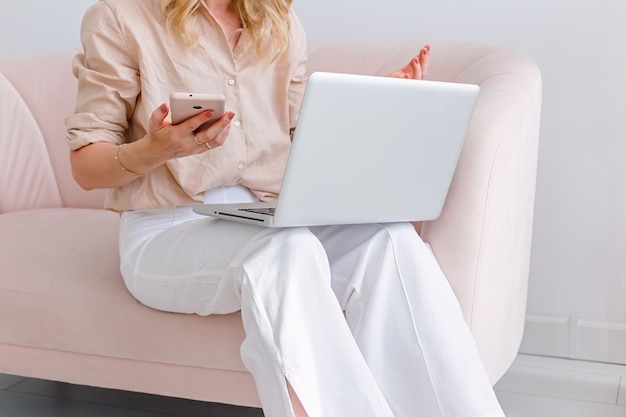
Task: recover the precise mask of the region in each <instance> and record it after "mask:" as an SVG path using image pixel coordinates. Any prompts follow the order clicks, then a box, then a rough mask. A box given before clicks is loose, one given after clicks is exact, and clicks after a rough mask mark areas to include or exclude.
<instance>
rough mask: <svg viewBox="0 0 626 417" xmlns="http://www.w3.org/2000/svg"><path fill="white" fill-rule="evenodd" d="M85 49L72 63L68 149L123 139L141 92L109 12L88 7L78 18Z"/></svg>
mask: <svg viewBox="0 0 626 417" xmlns="http://www.w3.org/2000/svg"><path fill="white" fill-rule="evenodd" d="M81 41H82V45H83V50H84V53H82V54H77V55H76V57H75V58H74V62H73V71H74V75H75V76H76V77H77V79H78V93H77V97H76V107H75V110H74V113H73V114H72V115H70V116H68V117H67V118H66V120H65V126H66V129H67V140H68V145H69V147H70V149H72V150H76V149H79V148H81V147H83V146H85V145H88V144H91V143H94V142H101V141H104V142H111V143H116V144H120V143H122V142H124V134H125V132H126V130H127V129H128V124H129V123H128V120H129V119H130V117H131V115H132V113H133V111H134V108H135V103H136V101H137V97H138V95H139V92H140V81H139V68H138V64H137V60H136V59H135V58H134V56H133V53H132V49H131V48H129V47H128V44H127V42H126V38H125V36H124V32H123V30H122V28H121V25H120V24H119V20H118V19H117V18H116V16H115V14H114V12H113V10H111V8H110V7H109V5H107V3H106V2H103V1H99V2H97V3H95V4H94V5H93V6H91V7H90V8H89V9H88V10H87V12H86V13H85V16H84V18H83V22H82V27H81Z"/></svg>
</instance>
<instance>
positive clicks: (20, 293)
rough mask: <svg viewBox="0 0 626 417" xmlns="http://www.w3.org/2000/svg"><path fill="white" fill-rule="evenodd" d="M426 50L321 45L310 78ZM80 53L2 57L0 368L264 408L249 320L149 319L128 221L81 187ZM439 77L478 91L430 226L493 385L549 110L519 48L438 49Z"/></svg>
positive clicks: (519, 318) (434, 72) (501, 365)
mask: <svg viewBox="0 0 626 417" xmlns="http://www.w3.org/2000/svg"><path fill="white" fill-rule="evenodd" d="M421 45H422V43H421V42H408V43H372V42H370V43H329V44H317V45H312V46H311V49H310V52H311V53H310V60H309V70H310V71H314V70H321V69H323V70H327V71H338V72H358V73H366V74H370V73H371V74H374V73H375V74H385V73H387V72H389V71H390V70H392V69H395V68H396V67H400V66H403V65H404V63H405V62H406V61H407V60H408V59H409V57H410V56H411V55H412V54H414V53H415V52H416V51H417V50H418V48H419V47H420V46H421ZM72 56H73V52H72V51H63V52H53V53H48V54H41V55H37V56H23V57H12V58H8V59H3V60H0V373H6V374H15V375H21V376H27V377H35V378H42V379H50V380H57V381H65V382H70V383H76V384H84V385H92V386H98V387H109V388H117V389H122V390H129V391H140V392H147V393H155V394H161V395H167V396H175V397H184V398H191V399H198V400H204V401H214V402H221V403H229V404H238V405H250V406H258V405H259V402H258V398H257V395H256V391H255V388H254V383H253V380H252V378H251V376H250V375H249V374H248V373H247V372H246V370H245V368H244V366H243V365H242V363H241V360H240V358H239V345H240V342H241V341H242V337H243V330H242V326H241V321H240V317H239V315H238V314H232V315H227V316H212V317H199V316H193V315H181V314H171V313H164V312H159V311H154V310H151V309H149V308H147V307H145V306H143V305H141V304H139V303H138V302H136V301H135V300H134V299H133V298H132V297H131V296H130V295H129V294H128V292H127V291H126V289H125V288H124V285H123V283H122V278H121V277H120V274H119V271H118V253H117V228H118V215H117V214H115V213H112V212H107V211H104V210H101V209H100V207H101V205H102V200H103V192H101V191H97V192H85V191H82V190H81V189H80V188H79V187H78V186H77V185H76V184H75V183H74V181H73V179H72V177H71V173H70V167H69V163H68V150H67V148H66V144H65V139H64V136H65V132H64V126H63V119H64V117H65V115H66V114H68V113H70V112H71V111H72V108H73V101H74V95H75V90H76V82H75V79H74V78H73V76H72V73H71V70H70V63H71V59H72ZM431 61H432V64H431V68H430V74H429V78H430V79H434V80H447V81H455V82H465V83H474V84H480V86H481V94H480V98H479V102H478V105H477V108H476V112H475V116H474V118H473V121H472V124H471V128H470V131H469V135H468V138H467V142H466V144H465V147H464V149H463V153H462V156H461V160H460V163H459V166H458V169H457V172H456V175H455V178H454V182H453V185H452V188H451V191H450V194H449V197H448V200H447V202H446V206H445V209H444V213H443V215H442V216H441V217H440V218H439V219H438V220H436V221H432V222H429V223H426V224H424V225H423V230H422V235H423V237H424V238H425V240H427V241H428V242H429V243H430V244H431V245H432V248H433V250H434V252H435V254H436V256H437V258H438V259H439V261H440V263H441V265H442V267H443V269H444V271H445V273H446V274H447V277H448V279H449V281H450V283H451V284H452V286H453V288H454V291H455V293H456V294H457V296H458V298H459V300H460V303H461V305H462V308H463V312H464V314H465V318H466V319H467V322H468V323H469V325H470V326H471V329H472V332H473V334H474V336H475V338H476V341H477V343H478V346H479V349H480V352H481V354H482V357H483V359H484V362H485V364H486V367H487V369H488V372H489V375H490V377H491V380H492V381H493V382H494V383H495V381H497V380H498V378H499V377H500V376H502V374H503V373H504V372H505V371H506V370H507V368H508V367H509V365H510V364H511V362H512V360H513V359H514V357H515V355H516V353H517V349H518V347H519V344H520V340H521V337H522V331H523V323H524V315H525V304H526V291H527V281H528V272H529V256H530V243H531V230H532V219H533V201H534V191H535V174H536V162H537V148H538V138H539V120H540V108H541V77H540V73H539V71H538V69H537V67H536V65H535V64H534V63H533V62H532V61H531V60H529V59H528V58H526V57H525V56H523V55H521V54H519V53H517V52H516V51H513V50H510V49H506V48H499V47H492V46H484V45H474V44H452V43H441V44H437V43H433V44H432V59H431Z"/></svg>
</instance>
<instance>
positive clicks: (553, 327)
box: [520, 314, 626, 364]
mask: <svg viewBox="0 0 626 417" xmlns="http://www.w3.org/2000/svg"><path fill="white" fill-rule="evenodd" d="M520 353H525V354H531V355H542V356H554V357H561V358H569V359H579V360H587V361H595V362H607V363H618V364H626V323H615V322H603V321H597V320H586V319H581V318H577V317H557V316H541V315H533V314H529V315H527V316H526V328H525V330H524V338H523V339H522V345H521V347H520Z"/></svg>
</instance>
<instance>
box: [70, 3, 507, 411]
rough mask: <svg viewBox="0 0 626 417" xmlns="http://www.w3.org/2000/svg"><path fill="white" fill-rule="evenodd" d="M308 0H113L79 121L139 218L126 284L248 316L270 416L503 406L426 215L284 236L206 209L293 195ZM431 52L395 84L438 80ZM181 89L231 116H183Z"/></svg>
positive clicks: (91, 21)
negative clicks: (178, 99) (173, 101)
mask: <svg viewBox="0 0 626 417" xmlns="http://www.w3.org/2000/svg"><path fill="white" fill-rule="evenodd" d="M290 4H291V0H205V1H201V0H165V1H159V0H102V1H99V2H98V3H96V4H95V5H93V6H92V7H91V8H90V9H89V10H88V11H87V13H86V14H85V18H84V22H83V28H82V41H83V46H84V54H80V55H78V56H77V58H76V60H75V68H74V69H75V73H76V75H77V77H78V80H79V91H78V96H77V105H76V111H75V113H74V114H73V115H70V116H69V117H68V118H67V120H66V125H67V136H68V142H69V146H70V149H71V155H70V158H71V163H72V168H73V173H74V177H75V178H76V180H77V182H78V183H79V184H80V185H81V186H82V187H83V188H85V189H93V188H109V189H110V190H111V191H110V192H109V193H108V196H107V199H106V207H107V208H108V209H112V210H116V211H119V212H120V213H121V228H120V256H121V271H122V275H123V277H124V281H125V284H126V286H127V288H128V290H129V291H130V293H131V294H133V296H135V297H136V298H137V299H138V300H139V301H140V302H142V303H144V304H146V305H147V306H150V307H153V308H155V309H160V310H166V311H174V312H182V313H196V314H202V315H209V314H225V313H231V312H234V311H238V310H241V313H242V319H243V323H244V328H245V331H246V339H245V341H244V343H243V345H242V347H241V355H242V359H243V361H244V363H245V365H246V367H247V368H248V369H249V370H250V372H251V373H252V375H253V376H254V378H255V381H256V385H257V389H258V392H259V397H260V399H261V402H262V406H263V410H264V412H265V415H266V416H268V417H282V416H294V415H298V416H305V415H308V416H312V417H313V416H330V417H335V416H361V417H368V416H371V417H383V416H397V417H405V416H406V417H408V416H417V415H419V416H501V415H502V411H501V410H500V407H499V405H498V402H497V400H496V399H495V395H494V393H493V390H492V389H491V387H490V385H489V381H488V380H487V377H486V374H485V371H484V369H483V367H482V364H481V361H480V358H479V356H478V353H477V351H476V347H475V346H474V344H473V340H472V337H471V335H470V333H469V330H468V328H467V326H466V325H465V323H464V322H463V318H462V316H461V312H460V308H459V306H458V303H457V301H456V299H455V298H454V295H453V294H452V291H451V290H450V288H449V286H448V284H447V282H446V280H445V277H444V276H443V274H442V273H441V270H440V269H439V267H438V265H437V263H436V261H435V260H434V257H433V256H432V254H431V253H430V252H429V251H428V250H427V249H426V247H425V245H424V244H423V242H422V241H421V240H420V238H419V236H418V235H417V234H416V233H415V231H414V229H413V228H412V226H411V225H410V224H391V225H352V226H328V227H315V228H291V229H283V230H270V229H265V228H260V227H256V226H251V225H244V224H236V223H231V222H224V221H220V220H215V219H210V218H205V217H201V216H198V215H195V214H194V213H193V212H192V210H191V208H190V205H191V204H193V203H197V202H203V201H204V202H250V201H256V200H271V199H275V198H276V196H277V195H278V192H279V188H280V182H281V178H282V175H283V170H284V167H285V163H286V158H287V154H288V152H289V146H290V132H292V130H293V129H294V128H295V126H296V120H297V115H298V109H299V104H300V100H301V98H302V94H303V90H304V86H305V83H306V78H305V62H306V38H305V34H304V31H303V28H302V25H301V24H300V22H299V21H298V19H297V18H296V16H295V14H294V13H293V11H292V10H291V8H290ZM428 55H429V48H428V47H424V49H422V50H421V51H420V53H419V54H418V56H416V57H415V58H414V59H412V60H411V62H409V64H408V65H407V66H406V67H405V68H402V69H400V70H398V71H395V72H393V73H392V74H390V76H394V77H404V78H416V79H421V78H422V77H423V76H424V75H425V72H426V67H427V63H428ZM174 91H187V92H209V93H221V94H224V95H225V96H226V103H227V107H228V108H229V111H227V112H226V113H225V114H224V116H223V117H221V119H220V120H219V121H218V122H217V123H216V124H214V125H213V126H211V127H209V128H207V129H204V130H200V131H197V132H195V133H194V131H195V130H196V129H197V128H198V127H199V126H200V125H201V124H202V123H203V122H205V121H207V120H208V119H209V118H211V117H212V116H213V112H212V111H206V112H204V113H202V114H200V115H197V116H195V117H192V118H190V119H188V120H186V121H184V122H182V123H180V124H178V125H172V124H171V123H170V122H169V121H168V116H169V107H168V105H167V104H166V103H164V101H165V100H166V99H167V97H168V96H169V94H170V93H171V92H174Z"/></svg>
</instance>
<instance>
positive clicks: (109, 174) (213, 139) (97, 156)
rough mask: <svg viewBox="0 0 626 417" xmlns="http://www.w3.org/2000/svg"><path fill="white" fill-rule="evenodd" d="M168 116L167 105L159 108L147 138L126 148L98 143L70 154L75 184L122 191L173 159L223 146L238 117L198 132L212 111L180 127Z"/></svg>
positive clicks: (223, 119)
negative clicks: (117, 188)
mask: <svg viewBox="0 0 626 417" xmlns="http://www.w3.org/2000/svg"><path fill="white" fill-rule="evenodd" d="M169 112H170V109H169V106H168V105H167V104H162V105H160V106H159V108H157V109H156V110H155V111H154V112H152V115H151V117H150V121H149V124H148V133H147V134H146V136H144V137H143V138H141V139H139V140H136V141H134V142H131V143H129V144H127V145H123V146H119V145H115V144H113V143H109V142H95V143H92V144H90V145H87V146H83V147H82V148H80V149H77V150H75V151H72V152H70V162H71V164H72V175H73V176H74V179H75V180H76V182H77V183H78V184H79V185H80V186H81V187H82V188H84V189H85V190H93V189H95V188H116V187H121V186H123V185H126V184H128V183H130V182H131V181H133V180H135V179H137V177H139V176H142V175H144V174H146V173H148V172H149V171H151V170H153V169H155V168H156V167H158V166H160V165H162V164H164V163H165V162H167V161H169V160H170V159H173V158H181V157H184V156H189V155H196V154H199V153H202V152H207V151H210V150H211V149H214V148H216V147H219V146H221V145H222V144H223V143H224V141H225V140H226V138H227V137H228V132H229V130H230V123H231V121H232V120H233V118H234V117H235V114H234V113H232V112H226V113H225V114H224V116H222V117H221V118H220V119H219V120H218V121H217V122H216V123H215V124H213V125H212V126H210V127H209V128H207V129H203V130H200V131H198V132H195V130H196V129H197V128H198V127H200V126H201V125H202V124H203V123H204V122H206V121H207V120H209V119H210V118H211V117H212V112H211V111H210V110H209V111H206V112H203V113H200V114H198V115H196V116H194V117H190V118H189V119H187V120H185V121H183V122H182V123H179V124H177V125H173V124H171V123H170V122H169V121H167V120H165V118H166V117H167V115H168V114H169ZM194 132H195V133H194Z"/></svg>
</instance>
